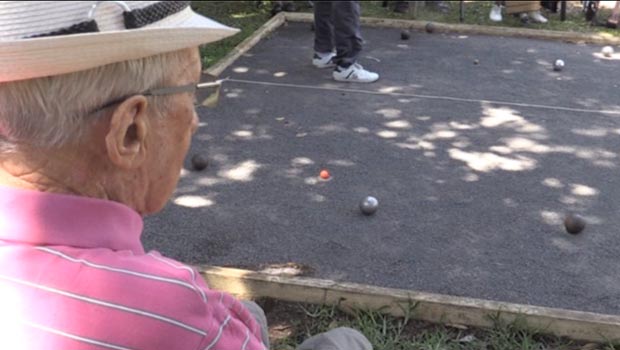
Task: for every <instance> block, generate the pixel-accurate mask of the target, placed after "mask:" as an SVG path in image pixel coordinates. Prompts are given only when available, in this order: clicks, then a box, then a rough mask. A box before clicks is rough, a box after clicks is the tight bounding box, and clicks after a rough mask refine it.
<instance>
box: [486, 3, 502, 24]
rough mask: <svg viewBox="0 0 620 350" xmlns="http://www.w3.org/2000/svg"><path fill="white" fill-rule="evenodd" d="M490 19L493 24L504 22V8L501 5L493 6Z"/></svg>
mask: <svg viewBox="0 0 620 350" xmlns="http://www.w3.org/2000/svg"><path fill="white" fill-rule="evenodd" d="M489 18H490V19H491V21H493V22H501V21H502V7H501V6H499V5H493V7H491V13H489Z"/></svg>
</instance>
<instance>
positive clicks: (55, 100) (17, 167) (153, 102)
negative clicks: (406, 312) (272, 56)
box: [0, 1, 370, 350]
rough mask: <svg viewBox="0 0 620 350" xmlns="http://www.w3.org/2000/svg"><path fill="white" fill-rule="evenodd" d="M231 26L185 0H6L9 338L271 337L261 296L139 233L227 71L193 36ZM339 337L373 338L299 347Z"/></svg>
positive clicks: (3, 154)
mask: <svg viewBox="0 0 620 350" xmlns="http://www.w3.org/2000/svg"><path fill="white" fill-rule="evenodd" d="M236 32H237V30H236V29H233V28H229V27H226V26H224V25H221V24H219V23H216V22H214V21H211V20H209V19H207V18H205V17H202V16H199V15H197V14H195V13H194V12H193V11H192V10H191V8H190V7H189V2H188V1H162V2H157V1H126V2H122V1H111V2H93V1H76V2H69V1H67V2H26V1H24V2H20V1H8V2H7V1H3V2H0V310H1V311H0V348H1V349H11V350H31V349H32V350H34V349H37V350H42V349H45V350H71V349H81V350H90V349H97V350H101V349H119V350H120V349H145V350H158V349H161V350H175V349H179V350H184V349H192V350H194V349H196V350H204V349H214V350H215V349H221V350H228V349H248V350H249V349H264V348H266V347H268V339H267V334H266V320H265V317H264V314H263V313H262V310H260V308H258V306H257V305H256V304H252V303H247V302H245V303H242V302H240V301H238V300H236V299H234V298H233V297H232V296H230V295H228V294H226V293H222V292H219V291H215V290H211V289H209V288H208V287H207V285H206V284H205V282H204V281H203V280H202V279H201V278H200V276H199V275H198V274H197V272H196V271H194V270H193V269H191V268H189V267H187V266H184V265H183V264H181V263H179V262H176V261H174V260H171V259H167V258H165V257H163V256H161V255H159V254H158V253H156V252H149V253H146V252H145V251H144V249H143V247H142V245H141V243H140V234H141V231H142V225H143V222H142V217H143V216H145V215H148V214H152V213H155V212H157V211H159V210H160V209H162V207H163V206H164V205H165V203H166V202H167V200H168V199H169V198H170V196H171V194H172V192H173V191H174V188H175V187H176V184H177V181H178V178H179V172H180V169H181V167H182V163H183V159H184V157H185V155H186V153H187V151H188V147H189V145H190V141H191V136H192V134H193V133H194V132H195V131H196V128H197V125H198V118H197V115H196V112H195V108H194V102H195V100H196V98H200V100H199V101H198V102H201V101H202V98H203V97H204V98H206V97H213V96H217V94H216V92H217V89H218V88H219V84H220V83H221V82H220V81H210V82H203V83H200V78H201V64H200V62H201V60H200V57H199V54H198V45H200V44H204V43H208V42H213V41H216V40H220V39H222V38H224V37H227V36H230V35H232V34H234V33H236ZM199 83H200V84H199ZM197 90H200V91H197ZM203 90H204V91H206V92H204V93H203ZM209 92H211V93H213V94H210V93H209ZM206 101H210V102H212V101H213V99H206ZM317 339H318V342H317ZM360 339H361V340H360ZM338 341H343V343H341V344H345V345H343V346H349V345H352V346H350V347H349V348H350V349H355V348H360V349H362V348H364V349H368V348H369V346H370V345H369V344H368V343H367V341H366V340H365V339H364V338H363V337H361V336H360V335H359V334H357V333H355V332H352V331H351V330H337V331H336V332H335V333H333V332H332V333H329V334H325V335H319V336H317V337H315V338H314V339H310V341H309V342H307V343H306V347H307V348H310V349H319V348H321V347H324V345H325V344H327V346H332V347H333V346H335V345H334V344H336V343H337V342H338ZM364 341H365V342H364ZM329 342H331V343H329ZM308 344H309V345H308ZM355 344H359V345H355Z"/></svg>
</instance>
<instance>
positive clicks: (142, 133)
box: [105, 95, 149, 169]
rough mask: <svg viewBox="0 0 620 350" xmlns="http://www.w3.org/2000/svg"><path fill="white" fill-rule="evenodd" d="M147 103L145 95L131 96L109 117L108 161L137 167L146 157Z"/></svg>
mask: <svg viewBox="0 0 620 350" xmlns="http://www.w3.org/2000/svg"><path fill="white" fill-rule="evenodd" d="M147 105H148V103H147V100H146V97H144V96H142V95H136V96H132V97H130V98H128V99H126V100H125V101H123V102H122V103H121V104H119V105H118V106H117V107H116V109H115V110H114V112H113V114H112V116H111V117H110V125H109V129H108V133H107V134H106V137H105V143H106V149H107V153H108V158H109V159H110V161H111V162H112V163H113V164H115V165H117V166H118V167H120V168H123V169H134V168H137V167H139V166H140V165H141V164H142V163H143V162H144V160H145V158H146V147H145V143H146V135H147V133H148V128H149V123H148V120H147V114H146V108H147Z"/></svg>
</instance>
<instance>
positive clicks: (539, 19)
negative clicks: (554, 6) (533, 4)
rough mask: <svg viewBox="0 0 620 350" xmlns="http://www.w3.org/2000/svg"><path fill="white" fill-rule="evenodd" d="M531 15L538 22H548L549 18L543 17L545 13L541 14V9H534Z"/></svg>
mask: <svg viewBox="0 0 620 350" xmlns="http://www.w3.org/2000/svg"><path fill="white" fill-rule="evenodd" d="M529 16H530V18H531V19H532V20H533V21H534V22H538V23H547V22H548V21H547V19H546V18H545V17H543V15H541V14H540V11H532V12H530V13H529Z"/></svg>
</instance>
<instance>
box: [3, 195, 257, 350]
mask: <svg viewBox="0 0 620 350" xmlns="http://www.w3.org/2000/svg"><path fill="white" fill-rule="evenodd" d="M142 226H143V222H142V218H141V217H140V215H138V214H137V213H136V212H135V211H134V210H132V209H130V208H129V207H126V206H124V205H122V204H119V203H115V202H111V201H105V200H99V199H92V198H86V197H77V196H71V195H61V194H51V193H43V192H37V191H27V190H21V189H14V188H8V187H0V349H7V350H35V349H36V350H102V349H118V350H124V349H144V350H176V349H179V350H185V349H187V350H190V349H191V350H207V349H212V350H215V349H219V350H232V349H239V350H242V349H247V350H250V349H253V350H256V349H264V348H265V347H264V346H263V343H262V341H261V335H260V326H259V325H258V323H257V322H256V321H255V319H254V318H253V317H252V315H251V314H250V312H249V311H248V310H247V309H246V308H245V307H244V306H243V304H241V303H240V302H239V301H237V300H236V299H234V298H233V297H232V296H230V295H228V294H225V293H222V292H218V291H214V290H211V289H209V288H208V287H207V285H206V283H205V282H204V280H203V279H202V278H201V276H200V275H198V273H197V272H196V271H194V269H192V268H190V267H188V266H185V265H183V264H181V263H179V262H177V261H174V260H171V259H167V258H165V257H163V256H161V255H160V254H158V253H157V252H149V253H145V252H144V249H143V247H142V244H141V243H140V234H141V232H142Z"/></svg>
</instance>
